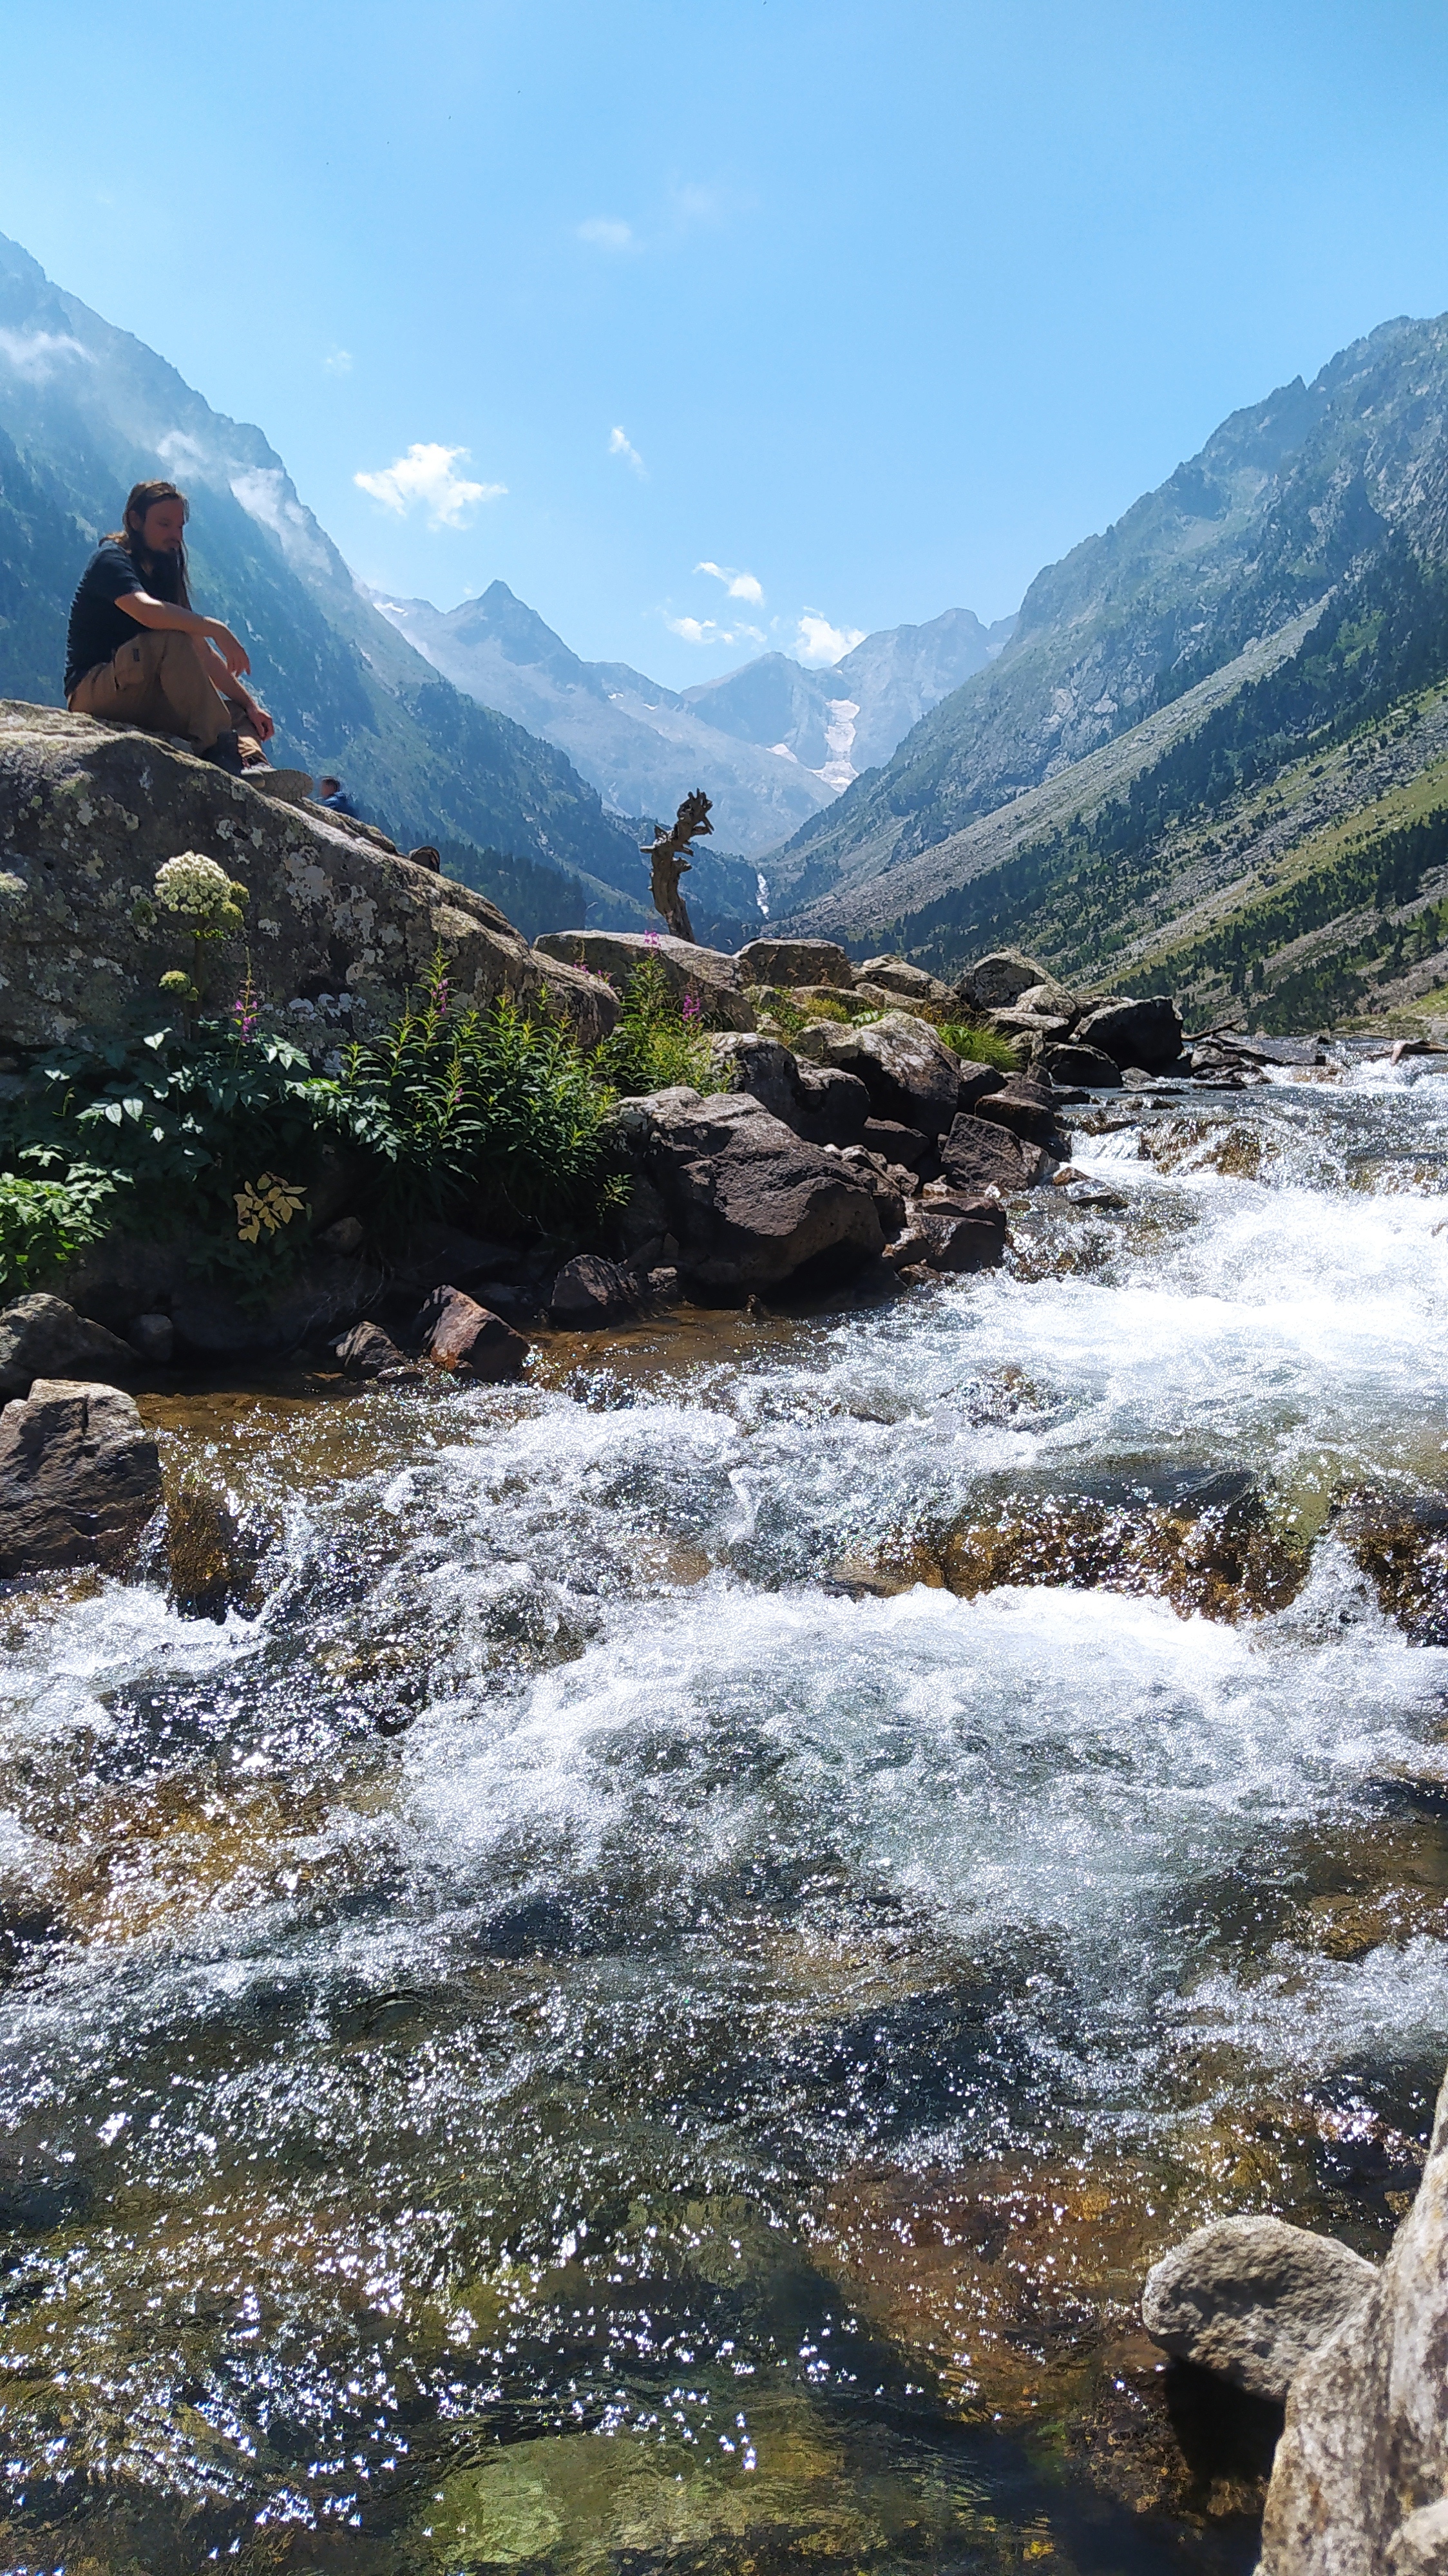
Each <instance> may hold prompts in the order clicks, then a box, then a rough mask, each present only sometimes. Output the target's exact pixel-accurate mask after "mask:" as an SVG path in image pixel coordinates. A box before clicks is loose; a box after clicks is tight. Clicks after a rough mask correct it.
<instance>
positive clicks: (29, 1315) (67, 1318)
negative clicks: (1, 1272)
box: [0, 1294, 149, 1395]
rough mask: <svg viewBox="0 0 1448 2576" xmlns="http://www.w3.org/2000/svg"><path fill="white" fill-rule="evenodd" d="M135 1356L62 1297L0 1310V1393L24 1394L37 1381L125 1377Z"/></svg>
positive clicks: (16, 1303)
mask: <svg viewBox="0 0 1448 2576" xmlns="http://www.w3.org/2000/svg"><path fill="white" fill-rule="evenodd" d="M147 1320H148V1321H149V1318H148V1319H147ZM136 1358H137V1354H136V1352H135V1350H134V1349H133V1348H132V1347H131V1346H130V1344H129V1343H126V1342H122V1341H118V1340H117V1339H116V1336H115V1334H114V1333H108V1332H107V1331H106V1328H105V1326H104V1324H93V1323H92V1322H91V1320H90V1317H89V1316H88V1315H78V1314H77V1313H76V1311H75V1308H74V1306H68V1305H67V1304H66V1302H65V1299H64V1298H63V1297H48V1296H45V1295H41V1294H37V1295H34V1296H30V1297H17V1298H15V1299H14V1300H13V1302H12V1303H11V1304H10V1305H8V1306H6V1307H5V1308H4V1309H3V1311H0V1395H24V1394H26V1393H27V1392H28V1390H29V1388H30V1386H31V1384H32V1382H33V1381H34V1380H35V1379H36V1378H38V1377H66V1378H78V1377H106V1376H109V1377H117V1376H119V1377H128V1376H129V1375H130V1373H131V1371H132V1369H133V1368H134V1367H135V1365H136Z"/></svg>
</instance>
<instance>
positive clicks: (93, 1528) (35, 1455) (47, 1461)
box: [0, 1377, 161, 1575]
mask: <svg viewBox="0 0 1448 2576" xmlns="http://www.w3.org/2000/svg"><path fill="white" fill-rule="evenodd" d="M160 1499H161V1466H160V1460H159V1458H158V1456H157V1453H156V1443H155V1441H154V1440H153V1439H152V1437H151V1434H150V1433H149V1431H147V1430H146V1429H145V1427H144V1425H143V1424H142V1421H141V1417H140V1414H139V1413H138V1412H137V1410H136V1406H135V1403H134V1401H133V1399H132V1398H131V1397H130V1396H129V1395H126V1394H124V1393H123V1392H122V1390H121V1388H120V1387H118V1386H89V1385H85V1384H82V1383H81V1382H80V1381H79V1380H78V1379H74V1378H43V1377H42V1378H37V1379H36V1380H35V1382H34V1384H33V1386H32V1387H31V1389H30V1393H29V1395H28V1397H25V1398H23V1399H21V1398H17V1399H16V1401H15V1402H14V1403H12V1404H7V1405H6V1407H5V1409H4V1412H3V1413H0V1575H13V1574H39V1573H46V1572H49V1571H50V1570H51V1569H53V1568H58V1567H62V1566H75V1565H101V1566H111V1565H115V1564H117V1563H118V1562H119V1561H120V1560H121V1559H122V1558H123V1557H124V1556H125V1555H126V1553H127V1552H128V1550H129V1549H130V1548H131V1547H133V1546H134V1544H135V1542H136V1540H137V1539H138V1538H139V1537H140V1534H141V1532H142V1530H143V1529H144V1528H145V1525H146V1523H147V1521H148V1520H149V1519H150V1517H151V1514H152V1513H153V1512H154V1510H155V1509H156V1506H157V1504H158V1503H159V1502H160Z"/></svg>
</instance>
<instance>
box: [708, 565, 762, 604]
mask: <svg viewBox="0 0 1448 2576" xmlns="http://www.w3.org/2000/svg"><path fill="white" fill-rule="evenodd" d="M694 570H695V572H707V573H712V574H713V576H714V579H715V580H716V581H722V583H723V584H724V587H725V589H726V590H727V592H728V594H729V596H730V598H731V599H747V600H748V602H749V604H750V606H751V608H762V607H763V606H764V592H763V590H762V588H761V586H760V584H759V583H758V582H757V581H756V580H755V578H754V575H753V573H752V572H736V571H735V569H734V566H733V565H732V564H716V563H696V564H695V566H694Z"/></svg>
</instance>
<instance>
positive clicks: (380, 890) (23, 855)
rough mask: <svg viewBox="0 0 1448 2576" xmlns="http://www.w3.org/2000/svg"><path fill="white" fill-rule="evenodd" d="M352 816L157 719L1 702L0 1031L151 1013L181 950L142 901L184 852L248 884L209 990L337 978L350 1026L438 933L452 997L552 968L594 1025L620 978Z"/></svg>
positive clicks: (553, 984)
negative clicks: (282, 796) (229, 764)
mask: <svg viewBox="0 0 1448 2576" xmlns="http://www.w3.org/2000/svg"><path fill="white" fill-rule="evenodd" d="M344 820H345V818H344V817H342V816H340V815H339V816H333V815H331V814H329V813H326V812H324V811H323V810H322V808H321V807H319V806H310V807H302V806H297V805H289V804H284V803H279V802H278V801H277V799H276V798H275V797H272V796H268V795H264V794H262V793H261V792H260V791H259V790H258V789H257V788H255V787H251V786H248V785H247V783H246V781H245V780H244V779H241V778H230V777H228V776H227V775H226V773H225V772H224V771H222V770H219V769H217V768H216V767H215V766H214V765H213V764H212V763H210V762H208V761H204V760H198V759H195V758H193V756H192V755H191V754H190V753H189V752H184V751H173V750H171V749H170V747H169V746H168V745H167V744H166V743H164V742H161V741H158V740H157V738H156V737H155V735H153V734H144V733H135V732H132V731H130V730H129V729H127V730H119V729H117V728H116V727H114V726H111V725H105V724H101V723H99V722H98V721H97V720H96V719H95V718H94V717H92V716H74V715H69V714H67V713H66V712H65V711H64V710H63V709H61V708H55V707H33V706H27V705H24V704H22V703H20V702H19V701H15V700H5V701H0V1044H3V1045H7V1046H22V1047H50V1046H56V1045H59V1044H63V1043H65V1042H66V1041H67V1040H68V1039H70V1038H71V1037H72V1036H74V1035H75V1034H76V1033H77V1032H78V1031H80V1030H87V1031H89V1032H91V1033H92V1034H94V1035H96V1036H108V1035H114V1034H117V1033H124V1032H126V1031H128V1030H130V1029H132V1028H133V1027H134V1026H135V1025H136V1024H137V1023H138V1021H139V1023H140V1024H141V1025H143V1026H145V1027H146V1028H153V1027H154V1026H155V1025H156V1020H157V1016H158V1008H159V1005H160V997H159V995H158V989H157V988H158V986H159V983H160V979H161V976H162V975H163V974H164V973H166V972H167V971H168V970H170V969H172V968H175V967H178V966H181V965H184V964H185V963H186V962H187V959H186V955H185V954H184V953H183V950H189V942H178V938H177V936H176V933H175V927H174V923H172V922H171V921H170V920H169V918H168V917H167V916H164V915H163V916H160V917H158V916H157V915H156V913H155V910H154V907H153V906H152V904H151V901H150V898H151V892H152V888H153V885H154V881H155V874H156V870H157V868H158V867H159V866H160V864H161V862H162V860H163V859H170V858H174V857H175V856H176V855H177V853H178V852H180V851H182V850H199V851H200V852H201V853H202V854H203V855H204V856H206V857H208V858H213V859H215V860H217V861H218V862H219V863H220V865H221V866H223V867H224V868H225V869H226V871H227V873H228V875H229V876H232V877H235V878H238V879H239V880H240V881H241V882H242V883H243V884H244V885H245V886H246V887H247V889H248V891H249V893H250V896H251V902H250V905H249V907H248V912H247V923H246V931H245V934H244V935H243V934H241V933H238V934H237V935H236V936H235V937H234V938H232V939H229V940H224V941H221V942H220V943H219V944H218V945H217V947H216V948H215V949H214V950H212V951H211V952H210V956H209V958H208V966H209V971H210V981H211V984H212V988H213V991H214V993H215V994H217V995H219V996H222V997H224V998H226V999H229V997H230V995H231V994H233V993H236V992H238V991H239V990H240V988H241V983H242V979H243V977H244V975H245V974H246V971H247V962H248V957H249V958H250V962H251V966H252V968H253V970H254V972H255V976H256V981H257V984H258V986H259V988H260V989H261V990H262V991H263V992H264V993H265V994H266V995H267V997H268V999H269V1000H271V1001H273V1002H277V1003H283V1002H286V1001H289V1000H290V999H292V998H293V997H300V998H302V999H309V998H315V997H316V996H317V995H319V994H321V993H323V992H327V993H331V994H334V995H338V996H341V997H343V998H344V999H345V1001H346V1002H347V1004H348V1006H349V1007H350V1008H351V1009H352V1010H353V1012H354V1013H355V1017H354V1022H353V1025H354V1026H355V1027H357V1028H358V1029H359V1030H365V1029H366V1028H367V1027H368V1026H370V1025H374V1024H376V1023H377V1022H378V1021H385V1020H389V1019H391V1018H392V1017H393V1016H394V1014H395V1013H396V1011H397V1009H398V1007H399V1005H400V1003H401V1002H402V1000H403V998H404V996H405V994H406V993H407V992H408V991H409V990H412V989H415V988H416V987H417V986H419V985H420V984H422V983H423V982H424V980H425V979H426V977H427V975H428V972H429V970H430V968H431V966H432V961H433V958H434V956H435V954H436V953H437V951H438V949H439V948H440V949H441V950H442V953H443V955H444V957H445V958H446V959H447V964H448V975H449V980H450V984H451V990H452V998H453V1002H454V1005H459V1004H463V1003H478V1004H485V1003H488V1002H491V1001H495V1000H497V999H498V998H499V997H500V996H502V995H505V994H506V995H508V996H510V997H511V998H512V999H513V1000H515V1001H518V1002H524V1003H533V1004H536V1003H538V1002H539V1001H540V999H541V997H542V994H543V991H544V988H545V986H546V987H547V990H548V994H549V997H550V1001H551V1004H552V1006H553V1007H554V1008H556V1009H557V1010H559V1011H560V1012H563V1013H566V1015H567V1016H568V1018H569V1019H570V1020H571V1021H572V1022H573V1024H574V1026H575V1027H576V1028H577V1030H578V1032H579V1035H580V1036H581V1037H582V1038H583V1039H584V1040H585V1041H586V1042H588V1043H590V1044H591V1043H593V1042H595V1041H596V1040H597V1039H599V1038H601V1037H604V1036H606V1035H607V1033H608V1031H609V1030H610V1029H611V1028H612V1026H613V1024H614V1021H615V1019H616V1017H617V1003H616V1002H615V1000H614V997H613V995H612V994H611V993H607V992H605V991H604V989H603V987H602V986H601V985H600V984H598V983H597V982H594V981H592V980H591V979H590V978H589V977H588V976H586V975H579V974H577V973H575V972H574V971H573V970H572V969H571V968H569V967H567V966H566V965H565V966H559V965H557V964H555V963H554V962H553V961H552V960H551V959H550V960H548V961H547V962H546V963H545V961H544V960H543V959H541V958H540V957H538V956H537V955H535V953H534V951H533V950H532V949H531V948H530V947H529V946H528V943H527V941H526V940H524V939H522V938H520V937H519V934H518V932H517V931H516V930H514V928H513V927H512V924H511V923H510V922H508V921H506V920H505V919H504V917H503V915H502V913H500V912H499V910H498V908H497V906H496V904H491V903H489V902H488V901H487V899H486V897H485V896H483V895H480V894H475V893H473V891H472V889H471V888H470V887H468V886H464V885H458V884H455V883H454V882H453V880H452V879H451V878H448V877H440V876H438V875H437V874H436V873H435V872H434V871H433V870H431V869H429V868H425V867H417V866H414V865H413V863H412V861H411V860H409V859H404V858H400V857H398V856H397V855H396V853H395V852H392V851H390V850H389V849H383V848H378V847H376V846H374V843H375V839H376V836H372V837H371V838H369V839H366V840H359V839H358V838H357V837H356V835H355V831H354V830H353V829H352V828H350V827H349V828H347V829H342V828H339V827H340V826H341V825H342V824H343V822H344Z"/></svg>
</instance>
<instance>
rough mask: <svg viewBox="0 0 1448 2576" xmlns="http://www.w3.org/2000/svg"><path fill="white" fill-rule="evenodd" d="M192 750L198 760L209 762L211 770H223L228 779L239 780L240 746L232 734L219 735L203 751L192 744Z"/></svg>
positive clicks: (240, 772)
mask: <svg viewBox="0 0 1448 2576" xmlns="http://www.w3.org/2000/svg"><path fill="white" fill-rule="evenodd" d="M192 749H193V750H194V751H195V752H196V756H197V758H198V760H209V761H210V763H211V765H212V767H213V769H224V770H225V771H226V773H227V775H228V777H231V778H240V776H241V775H242V766H241V746H240V744H239V743H238V741H237V739H236V736H235V734H234V733H219V734H218V735H217V737H216V740H215V742H213V743H212V744H211V745H210V746H209V748H208V749H207V750H205V751H202V750H201V749H200V746H199V745H197V744H193V745H192Z"/></svg>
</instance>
